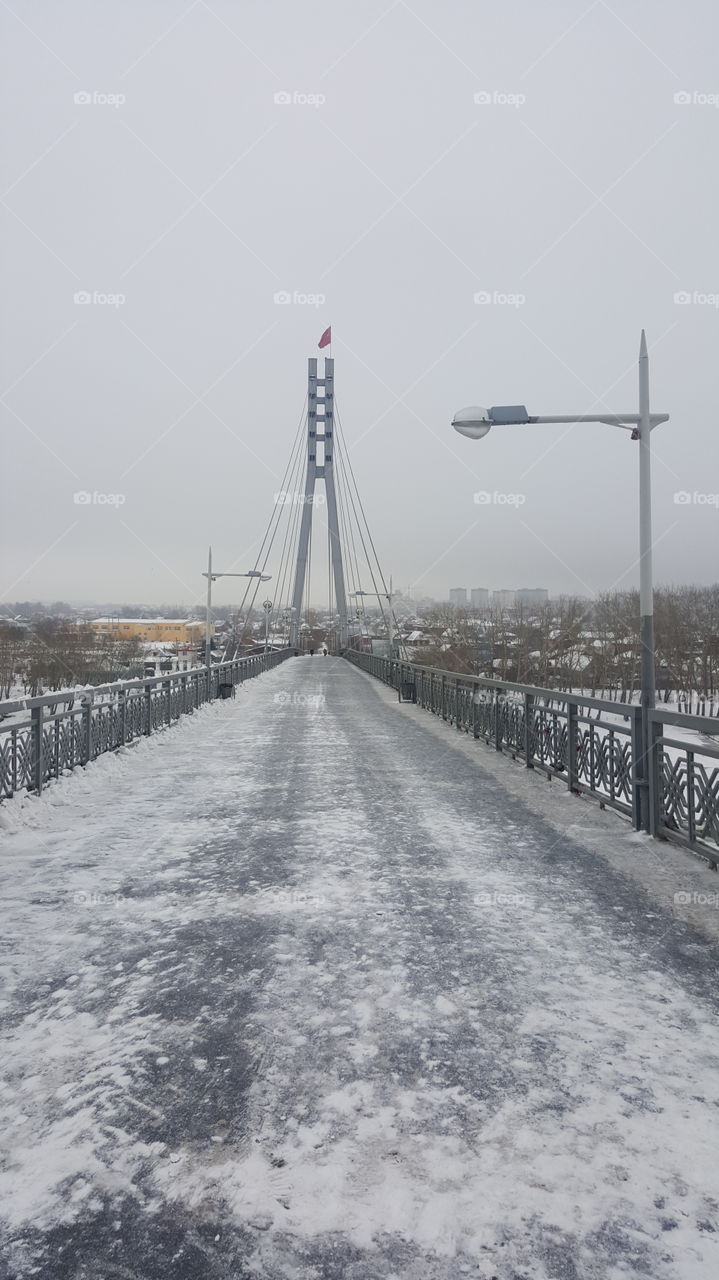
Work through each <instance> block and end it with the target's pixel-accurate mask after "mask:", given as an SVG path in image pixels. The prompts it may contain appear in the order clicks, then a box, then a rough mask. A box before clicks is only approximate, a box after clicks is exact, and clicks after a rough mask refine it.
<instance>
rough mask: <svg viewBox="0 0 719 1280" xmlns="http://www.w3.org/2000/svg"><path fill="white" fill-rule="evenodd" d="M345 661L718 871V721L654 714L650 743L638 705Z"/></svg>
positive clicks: (361, 659) (370, 660)
mask: <svg viewBox="0 0 719 1280" xmlns="http://www.w3.org/2000/svg"><path fill="white" fill-rule="evenodd" d="M344 656H345V657H346V658H348V659H349V661H350V662H353V663H355V665H356V666H358V667H361V668H362V669H363V670H364V671H367V672H369V673H370V675H373V676H376V677H377V679H379V680H382V681H384V683H385V684H388V685H390V686H391V688H393V689H397V690H398V691H402V689H403V687H404V691H405V692H406V693H407V694H408V695H411V696H413V697H414V700H415V701H416V702H417V704H418V706H420V707H424V708H425V709H426V710H428V711H431V712H432V713H433V714H434V715H437V716H441V717H442V719H443V720H446V721H447V722H448V723H449V724H453V725H455V726H456V727H457V729H459V730H461V731H463V732H465V733H471V734H472V735H473V736H474V737H475V738H479V739H481V740H482V741H484V742H486V743H488V744H490V745H491V746H494V747H495V748H496V750H497V751H502V752H506V753H508V754H509V755H511V756H513V757H515V758H518V759H521V760H523V761H524V763H525V765H526V767H527V768H528V769H535V768H536V769H541V770H542V771H543V772H545V773H546V774H547V775H549V776H551V777H557V778H561V779H563V780H564V781H565V782H566V785H567V787H568V789H569V790H570V791H574V792H579V793H582V792H583V793H586V794H587V795H591V796H594V797H595V798H596V799H597V800H598V801H599V803H600V805H601V806H602V807H610V808H613V809H618V810H619V811H620V812H621V813H624V814H626V815H627V816H628V817H629V818H630V819H631V821H632V823H633V825H634V827H635V828H636V829H637V830H641V829H646V830H648V831H649V832H650V833H651V834H652V835H655V836H662V837H664V838H668V839H672V840H677V841H679V842H681V843H683V844H686V845H688V846H689V848H691V849H692V850H694V851H695V852H696V853H699V854H701V856H702V857H705V858H706V859H707V860H708V861H709V863H710V864H711V865H712V866H713V867H714V868H715V869H716V866H717V857H718V855H719V719H710V718H707V717H704V716H687V715H682V714H679V713H677V712H672V711H669V710H667V709H664V708H662V707H660V708H657V709H656V710H654V711H652V712H650V714H649V739H650V740H649V742H648V743H647V744H646V745H645V744H644V741H643V737H642V713H641V708H640V707H638V706H631V705H627V704H624V703H616V702H609V701H607V700H605V699H599V698H591V697H586V696H585V695H584V694H577V693H565V692H562V691H561V690H555V689H542V688H537V687H535V686H532V685H521V684H513V683H511V682H509V683H508V682H505V681H499V680H489V679H486V678H484V677H481V676H467V675H461V674H458V673H457V672H455V671H442V670H440V669H437V668H434V667H423V666H420V665H419V664H416V663H407V662H401V661H399V660H397V659H389V658H380V657H377V656H375V655H373V654H368V653H360V652H358V651H356V650H353V649H347V650H345V655H344ZM703 738H704V739H708V740H707V741H706V742H705V741H702V739H703Z"/></svg>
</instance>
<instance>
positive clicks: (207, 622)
mask: <svg viewBox="0 0 719 1280" xmlns="http://www.w3.org/2000/svg"><path fill="white" fill-rule="evenodd" d="M211 613H212V547H210V548H209V549H208V552H207V607H206V609H205V666H206V667H207V697H208V698H209V696H210V667H211V665H212V655H211V651H210V643H211V641H210V615H211Z"/></svg>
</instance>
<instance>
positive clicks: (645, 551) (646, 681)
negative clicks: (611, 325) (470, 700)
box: [639, 329, 656, 831]
mask: <svg viewBox="0 0 719 1280" xmlns="http://www.w3.org/2000/svg"><path fill="white" fill-rule="evenodd" d="M651 431H652V424H651V418H650V414H649V354H648V352H647V339H646V335H645V333H644V330H643V329H642V339H641V345H640V347H639V642H640V645H641V655H642V657H641V663H642V665H641V673H642V674H641V688H642V696H641V703H642V738H643V751H644V752H645V753H648V752H649V749H650V743H649V736H650V721H649V713H650V711H653V710H654V699H655V688H656V683H655V672H654V589H653V583H652V491H651V489H652V472H651V466H652V462H651V459H652V455H651ZM642 797H643V798H644V800H645V804H644V811H643V813H642V825H643V827H644V830H645V831H649V830H650V829H651V825H652V819H651V815H650V813H649V807H648V804H647V803H646V801H648V796H647V793H646V788H642Z"/></svg>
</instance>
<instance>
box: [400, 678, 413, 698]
mask: <svg viewBox="0 0 719 1280" xmlns="http://www.w3.org/2000/svg"><path fill="white" fill-rule="evenodd" d="M399 700H400V702H416V701H417V686H416V684H415V682H414V680H403V681H402V682H401V684H400V686H399Z"/></svg>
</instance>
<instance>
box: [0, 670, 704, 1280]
mask: <svg viewBox="0 0 719 1280" xmlns="http://www.w3.org/2000/svg"><path fill="white" fill-rule="evenodd" d="M0 824H2V825H1V826H0V833H1V835H2V858H1V860H0V868H1V870H2V876H3V881H4V894H3V897H4V912H3V915H4V926H5V927H4V934H5V945H4V950H3V952H2V954H1V956H0V979H1V980H2V990H3V1000H2V1009H1V1011H0V1013H1V1016H2V1032H3V1044H2V1047H1V1048H0V1052H1V1053H2V1061H3V1066H4V1072H3V1076H4V1080H5V1084H4V1086H3V1092H2V1094H1V1095H0V1100H1V1102H2V1114H0V1127H1V1128H2V1132H3V1134H4V1138H5V1142H6V1145H7V1148H8V1150H7V1156H6V1159H5V1163H4V1165H3V1170H2V1173H0V1204H1V1209H0V1212H1V1213H2V1221H3V1226H2V1235H3V1257H4V1260H5V1261H4V1264H3V1263H2V1262H0V1275H3V1277H4V1276H5V1275H7V1276H8V1277H13V1278H15V1277H17V1278H18V1280H20V1277H22V1280H25V1278H26V1277H28V1278H29V1277H31V1276H32V1277H40V1280H114V1278H115V1277H124V1278H125V1280H138V1278H142V1280H168V1278H169V1277H172V1280H195V1278H197V1280H200V1277H201V1278H202V1280H230V1277H232V1280H240V1277H272V1278H273V1280H274V1278H275V1277H277V1278H279V1277H282V1278H284V1277H288V1278H289V1277H293V1278H297V1280H310V1278H313V1280H319V1278H323V1277H333V1278H334V1277H337V1278H338V1280H339V1278H340V1277H347V1278H348V1280H365V1278H374V1277H377V1278H379V1277H386V1278H387V1280H389V1278H390V1277H395V1278H396V1280H400V1278H401V1280H420V1278H421V1277H433V1278H440V1277H441V1278H443V1280H444V1278H449V1277H452V1278H455V1277H460V1276H466V1275H468V1276H474V1277H482V1280H489V1278H490V1277H493V1276H494V1277H497V1278H498V1280H584V1278H587V1280H589V1278H592V1280H594V1278H597V1280H598V1278H599V1277H601V1278H604V1277H607V1278H608V1280H620V1278H624V1277H627V1276H633V1275H636V1276H641V1277H651V1280H709V1278H710V1277H711V1280H714V1277H716V1275H717V1274H719V1216H718V1201H719V1176H718V1174H717V1161H716V1131H717V1119H718V1118H719V1111H718V1108H719V1077H718V1076H717V1067H718V1066H719V1029H718V1027H717V1022H716V1002H715V990H716V948H715V943H716V937H717V932H718V930H717V921H718V920H719V878H718V877H717V876H715V875H714V876H713V875H712V873H711V872H710V871H709V870H708V869H707V868H705V867H704V866H702V865H701V864H699V863H698V862H697V861H696V860H694V859H692V858H691V857H690V856H689V855H688V854H686V853H685V852H684V851H682V850H681V849H674V848H671V847H669V846H667V845H658V844H657V843H656V842H650V841H648V840H646V839H645V838H644V837H642V836H637V835H635V834H634V833H632V832H631V830H630V828H629V827H628V826H627V825H625V824H624V823H623V822H622V820H621V819H620V818H618V817H616V816H615V815H610V814H606V813H605V814H602V813H600V812H599V810H598V809H596V808H595V807H594V806H593V805H592V804H591V803H590V802H587V801H583V800H581V799H578V798H576V797H571V796H569V795H567V794H566V792H565V791H564V790H563V789H562V787H561V784H559V783H556V782H555V783H552V784H550V783H548V782H547V781H546V780H545V779H543V778H541V777H540V776H534V775H532V774H529V773H527V772H526V771H524V770H522V769H520V768H519V767H518V766H516V765H514V764H513V763H512V762H511V761H509V760H506V759H504V758H502V757H498V756H497V755H496V753H494V752H492V751H490V750H489V749H488V748H486V747H485V746H484V745H483V744H480V743H475V742H474V741H472V740H470V739H467V738H466V737H464V736H463V735H460V734H458V733H457V732H456V730H453V729H451V728H449V727H448V726H447V725H445V724H443V723H441V722H437V721H436V720H435V719H434V717H431V716H429V715H428V714H427V713H425V712H422V711H421V710H420V709H418V708H416V707H413V706H408V705H406V704H403V705H402V706H401V707H400V706H399V705H398V704H397V702H396V701H395V700H394V698H393V695H392V693H391V691H389V690H387V689H386V688H384V687H383V686H381V685H380V684H379V683H378V682H375V681H372V680H371V679H370V678H369V677H367V676H365V675H364V674H363V673H361V672H359V671H357V670H356V669H355V668H353V667H351V666H350V665H349V664H348V663H346V662H343V661H342V660H335V659H332V658H321V657H315V658H313V659H310V658H297V659H293V660H290V661H289V662H286V663H284V664H283V665H282V666H280V667H278V668H276V669H275V670H273V671H272V672H269V673H267V674H266V675H264V676H261V677H259V678H258V679H256V680H253V681H251V682H249V683H248V684H246V685H245V686H243V687H242V689H241V690H239V691H238V696H237V699H236V700H235V701H234V702H224V703H217V704H213V705H212V706H210V707H207V708H205V709H203V710H202V711H201V712H200V713H198V714H196V715H195V716H192V717H187V718H185V719H183V720H182V721H180V722H179V724H178V725H176V726H175V727H174V728H172V729H170V730H168V731H167V732H166V733H162V734H158V735H157V736H155V737H153V738H150V739H146V740H142V741H140V742H138V743H137V744H136V745H135V746H133V747H132V748H131V749H128V750H126V751H123V752H120V753H117V754H116V755H113V756H109V757H103V758H102V759H100V760H98V761H97V762H95V763H94V764H93V765H92V766H91V767H90V768H88V769H87V770H84V771H83V770H81V771H78V772H76V773H75V774H73V775H72V776H71V777H69V778H67V779H64V780H63V781H61V782H60V783H59V784H58V785H56V786H52V787H49V788H48V789H47V791H46V792H45V793H44V794H43V796H42V797H40V798H39V799H38V798H34V797H32V796H27V795H26V796H22V797H17V798H16V799H15V800H13V801H11V802H9V803H8V804H7V805H3V807H2V811H0ZM715 886H716V887H715ZM675 894H679V902H678V904H676V905H675V903H674V895H675ZM712 895H713V898H712ZM3 1265H4V1267H5V1270H4V1271H3V1269H2V1268H3Z"/></svg>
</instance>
